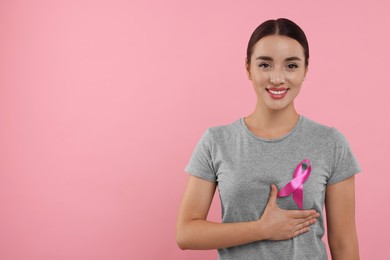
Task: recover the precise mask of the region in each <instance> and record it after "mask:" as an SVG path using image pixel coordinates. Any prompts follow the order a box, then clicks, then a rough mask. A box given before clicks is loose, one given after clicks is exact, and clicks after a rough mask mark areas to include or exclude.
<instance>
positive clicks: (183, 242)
mask: <svg viewBox="0 0 390 260" xmlns="http://www.w3.org/2000/svg"><path fill="white" fill-rule="evenodd" d="M259 225H260V224H259V222H256V221H252V222H237V223H215V222H210V221H207V220H192V221H189V222H188V223H186V224H185V225H182V226H181V227H180V228H178V231H177V238H176V239H177V243H178V245H179V247H180V248H181V249H218V248H226V247H231V246H237V245H242V244H246V243H250V242H254V241H257V240H261V239H263V238H262V236H261V231H260V229H261V227H260V226H259Z"/></svg>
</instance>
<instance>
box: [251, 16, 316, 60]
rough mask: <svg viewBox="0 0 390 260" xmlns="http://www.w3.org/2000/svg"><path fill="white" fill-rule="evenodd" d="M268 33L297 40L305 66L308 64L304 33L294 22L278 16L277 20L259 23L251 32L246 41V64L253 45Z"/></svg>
mask: <svg viewBox="0 0 390 260" xmlns="http://www.w3.org/2000/svg"><path fill="white" fill-rule="evenodd" d="M268 35H282V36H287V37H290V38H292V39H294V40H296V41H298V42H299V43H300V44H301V45H302V47H303V50H304V54H305V66H306V67H307V66H308V65H309V44H308V42H307V39H306V35H305V33H304V32H303V30H302V29H301V27H299V26H298V25H297V24H296V23H294V22H293V21H291V20H289V19H286V18H279V19H277V20H267V21H265V22H263V23H262V24H260V25H259V26H258V27H257V28H256V29H255V31H254V32H253V33H252V36H251V38H250V39H249V42H248V48H247V50H246V58H247V60H248V61H247V62H248V64H250V63H251V56H252V51H253V46H254V45H255V44H256V43H257V42H258V41H259V40H260V39H261V38H263V37H265V36H268Z"/></svg>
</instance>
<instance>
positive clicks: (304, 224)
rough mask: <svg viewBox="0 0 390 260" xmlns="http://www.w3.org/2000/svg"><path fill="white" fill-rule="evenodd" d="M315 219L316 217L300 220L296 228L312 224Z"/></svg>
mask: <svg viewBox="0 0 390 260" xmlns="http://www.w3.org/2000/svg"><path fill="white" fill-rule="evenodd" d="M316 221H317V220H316V219H310V220H306V221H304V222H301V223H299V224H297V230H300V229H303V228H306V227H309V226H310V225H312V224H314V223H315V222H316Z"/></svg>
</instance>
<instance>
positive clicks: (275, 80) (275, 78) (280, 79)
mask: <svg viewBox="0 0 390 260" xmlns="http://www.w3.org/2000/svg"><path fill="white" fill-rule="evenodd" d="M269 81H270V83H271V84H273V85H279V84H283V83H284V82H285V78H284V74H283V73H282V72H280V71H277V70H275V71H273V72H272V73H271V74H270V77H269Z"/></svg>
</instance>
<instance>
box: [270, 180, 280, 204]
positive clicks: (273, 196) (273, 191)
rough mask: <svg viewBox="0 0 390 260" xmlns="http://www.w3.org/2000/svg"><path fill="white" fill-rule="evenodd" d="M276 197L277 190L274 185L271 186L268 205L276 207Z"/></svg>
mask: <svg viewBox="0 0 390 260" xmlns="http://www.w3.org/2000/svg"><path fill="white" fill-rule="evenodd" d="M277 195H278V188H277V187H276V185H275V184H272V185H271V192H270V195H269V199H268V205H272V206H276V207H277V206H278V205H277V204H276V198H277Z"/></svg>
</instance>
